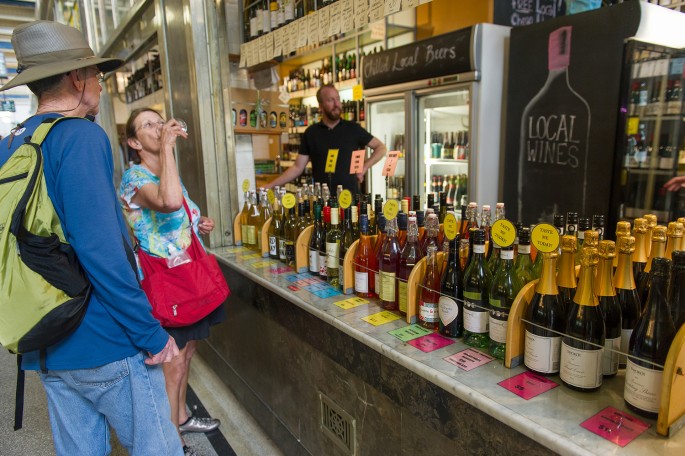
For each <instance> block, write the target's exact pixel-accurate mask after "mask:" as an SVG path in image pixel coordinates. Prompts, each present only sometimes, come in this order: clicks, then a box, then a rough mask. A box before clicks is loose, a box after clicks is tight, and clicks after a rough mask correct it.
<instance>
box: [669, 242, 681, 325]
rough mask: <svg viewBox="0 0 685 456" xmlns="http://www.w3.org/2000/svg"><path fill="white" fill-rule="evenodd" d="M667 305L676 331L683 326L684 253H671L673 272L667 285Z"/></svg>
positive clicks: (679, 251) (678, 251)
mask: <svg viewBox="0 0 685 456" xmlns="http://www.w3.org/2000/svg"><path fill="white" fill-rule="evenodd" d="M668 304H669V306H670V307H671V316H672V317H673V323H674V324H675V329H676V331H678V330H679V329H680V328H681V327H682V326H683V325H684V324H685V251H682V250H676V251H675V252H673V270H672V271H671V281H670V283H669V285H668Z"/></svg>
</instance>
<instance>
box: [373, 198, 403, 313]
mask: <svg viewBox="0 0 685 456" xmlns="http://www.w3.org/2000/svg"><path fill="white" fill-rule="evenodd" d="M386 204H387V203H386ZM385 231H386V236H387V239H386V241H385V242H384V244H385V245H384V246H383V251H382V252H381V258H380V261H379V262H378V268H379V276H380V293H379V294H378V296H379V297H380V299H381V307H383V309H385V310H398V309H399V304H398V302H397V270H398V269H399V266H400V254H401V252H400V243H399V241H398V239H397V217H394V218H392V219H390V220H388V221H387V222H386V226H385Z"/></svg>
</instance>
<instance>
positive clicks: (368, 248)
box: [354, 214, 378, 298]
mask: <svg viewBox="0 0 685 456" xmlns="http://www.w3.org/2000/svg"><path fill="white" fill-rule="evenodd" d="M360 225H361V236H360V237H359V243H358V244H357V251H356V252H355V256H354V291H355V293H356V295H357V296H359V297H360V298H370V297H373V296H374V293H373V290H374V288H375V284H374V280H375V271H377V270H378V262H377V260H376V256H375V255H374V252H373V247H372V245H371V237H370V236H369V218H368V215H366V214H362V216H361V224H360Z"/></svg>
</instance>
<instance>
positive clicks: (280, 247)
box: [278, 239, 287, 261]
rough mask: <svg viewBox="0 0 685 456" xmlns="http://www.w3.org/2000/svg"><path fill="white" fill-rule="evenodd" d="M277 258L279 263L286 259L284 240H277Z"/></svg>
mask: <svg viewBox="0 0 685 456" xmlns="http://www.w3.org/2000/svg"><path fill="white" fill-rule="evenodd" d="M278 258H279V259H280V260H281V261H285V260H286V258H287V257H286V255H285V239H279V240H278Z"/></svg>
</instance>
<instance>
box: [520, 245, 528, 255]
mask: <svg viewBox="0 0 685 456" xmlns="http://www.w3.org/2000/svg"><path fill="white" fill-rule="evenodd" d="M519 253H523V254H524V255H530V245H519Z"/></svg>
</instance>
